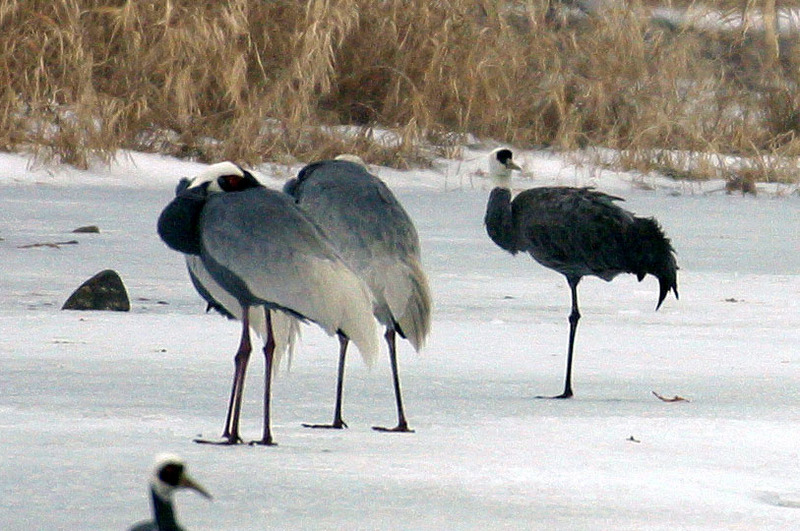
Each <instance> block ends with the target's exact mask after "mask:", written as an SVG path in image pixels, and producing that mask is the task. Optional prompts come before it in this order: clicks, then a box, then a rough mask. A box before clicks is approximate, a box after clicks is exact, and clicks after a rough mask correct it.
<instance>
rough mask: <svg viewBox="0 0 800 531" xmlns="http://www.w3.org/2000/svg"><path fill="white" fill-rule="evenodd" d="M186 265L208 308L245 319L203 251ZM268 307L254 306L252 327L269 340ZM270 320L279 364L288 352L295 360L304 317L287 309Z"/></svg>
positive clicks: (181, 184) (188, 258) (186, 183)
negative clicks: (206, 263) (213, 273)
mask: <svg viewBox="0 0 800 531" xmlns="http://www.w3.org/2000/svg"><path fill="white" fill-rule="evenodd" d="M190 184H191V181H190V180H189V179H186V178H183V179H181V180H180V181H179V183H178V186H177V187H176V188H175V195H179V194H180V193H181V192H183V191H184V190H186V189H187V188H189V185H190ZM185 258H186V269H187V271H188V273H189V279H190V280H191V281H192V285H193V286H194V288H195V290H197V293H198V294H199V295H200V296H201V297H202V298H203V299H204V300H205V301H206V304H207V310H214V311H216V312H218V313H219V314H221V315H223V316H225V317H227V318H228V319H235V320H238V321H241V319H242V309H241V306H240V305H239V302H238V301H237V300H236V299H235V298H234V297H233V296H232V295H231V294H230V293H228V292H227V291H225V290H224V289H223V288H222V286H220V285H219V284H217V282H216V281H215V280H214V278H213V277H212V276H211V273H209V272H208V270H207V269H206V268H205V266H204V265H203V261H202V259H201V258H200V256H199V255H194V254H186V255H185ZM264 311H265V310H264V308H263V307H261V306H257V307H252V308H250V311H249V316H248V318H249V322H250V328H252V329H253V330H254V331H255V332H256V334H258V336H259V337H260V338H261V339H262V340H264V341H266V339H267V336H268V334H267V330H266V316H265V314H264ZM270 321H271V323H272V332H273V337H274V339H275V367H276V368H277V367H279V366H280V363H281V360H282V359H283V357H284V356H285V355H288V357H289V360H290V363H291V355H292V352H293V350H294V345H295V343H296V342H297V339H298V338H299V337H300V324H299V323H300V321H299V320H297V319H294V318H292V317H290V316H289V315H287V314H285V313H284V312H280V311H273V312H272V313H271V314H270Z"/></svg>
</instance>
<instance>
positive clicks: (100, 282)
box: [61, 269, 131, 312]
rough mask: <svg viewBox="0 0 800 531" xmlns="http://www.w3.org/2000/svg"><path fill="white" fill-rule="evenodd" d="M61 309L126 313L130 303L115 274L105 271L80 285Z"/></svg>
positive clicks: (120, 280) (123, 287)
mask: <svg viewBox="0 0 800 531" xmlns="http://www.w3.org/2000/svg"><path fill="white" fill-rule="evenodd" d="M61 309H62V310H106V311H117V312H127V311H129V310H130V309H131V303H130V300H129V299H128V292H127V291H126V290H125V285H124V284H123V283H122V279H121V278H120V277H119V275H118V274H117V272H116V271H113V270H111V269H106V270H105V271H100V272H99V273H97V274H96V275H95V276H93V277H92V278H90V279H89V280H87V281H86V282H84V283H83V284H81V285H80V287H79V288H78V289H76V290H75V291H74V292H73V293H72V295H70V296H69V298H68V299H67V302H65V303H64V306H62V307H61Z"/></svg>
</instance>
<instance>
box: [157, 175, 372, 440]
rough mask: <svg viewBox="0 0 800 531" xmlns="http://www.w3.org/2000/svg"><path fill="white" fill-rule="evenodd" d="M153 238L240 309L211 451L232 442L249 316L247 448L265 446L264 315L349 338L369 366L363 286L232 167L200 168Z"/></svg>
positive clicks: (280, 204)
mask: <svg viewBox="0 0 800 531" xmlns="http://www.w3.org/2000/svg"><path fill="white" fill-rule="evenodd" d="M158 233H159V235H160V237H161V239H162V240H163V241H164V242H165V243H166V244H167V245H168V246H169V247H170V248H172V249H174V250H176V251H179V252H181V253H184V254H189V255H196V256H199V257H200V259H201V261H202V264H203V266H204V267H205V269H206V270H207V271H208V273H209V274H210V276H211V277H212V278H213V279H214V281H215V282H216V283H217V284H219V286H220V287H221V288H222V289H223V290H224V291H225V292H227V293H228V294H230V295H231V296H232V297H233V298H234V299H235V300H236V301H237V302H238V304H239V306H240V308H241V311H240V314H241V322H242V334H241V339H240V342H239V348H238V350H237V353H236V355H235V357H234V380H233V387H232V390H231V398H230V401H229V407H228V416H227V420H226V425H225V429H224V431H223V435H222V441H220V442H219V444H237V443H239V442H241V438H240V436H239V417H240V413H241V402H242V392H243V388H244V378H245V373H246V370H247V363H248V360H249V357H250V353H251V351H252V345H251V342H250V323H249V315H250V311H249V310H250V309H251V308H254V307H263V309H264V314H265V318H266V325H265V329H266V332H267V339H266V342H265V346H264V357H265V361H266V367H265V385H264V424H263V435H262V438H261V439H260V440H258V441H253V443H252V444H261V445H272V444H274V442H273V439H272V433H271V429H270V397H271V391H270V389H271V378H272V367H273V362H274V350H275V340H274V332H273V326H272V322H271V317H270V315H271V311H270V310H276V311H281V312H284V313H286V314H288V315H289V316H291V317H293V318H296V319H300V320H301V321H311V322H314V323H316V324H318V325H319V326H320V327H322V328H323V330H325V331H326V332H327V333H328V334H331V335H333V334H338V335H339V336H340V337H346V338H348V340H352V341H353V342H354V343H355V344H356V346H357V347H358V349H359V351H360V352H361V354H362V356H363V357H364V359H365V361H367V362H368V363H370V362H371V361H372V360H374V358H375V356H376V355H377V351H378V341H377V328H376V326H375V321H374V319H373V318H372V311H371V309H372V303H373V302H372V295H371V293H370V291H369V288H368V287H367V286H366V284H364V282H362V281H361V279H360V278H359V277H358V276H357V275H356V274H355V273H353V271H351V270H350V269H349V268H348V267H347V266H346V265H345V264H344V262H343V261H342V260H341V258H340V257H339V256H338V254H337V253H336V251H335V249H334V248H333V246H332V245H331V244H330V243H329V242H328V240H327V238H326V237H325V236H324V234H323V233H322V232H321V231H320V230H319V229H318V228H317V226H316V225H314V224H313V223H312V222H311V221H310V220H309V219H308V218H307V217H306V215H305V214H304V212H303V211H302V210H301V209H300V208H299V207H297V205H295V203H294V201H293V200H292V198H291V197H290V196H288V195H286V194H284V193H282V192H279V191H277V190H270V189H268V188H266V187H264V186H263V185H261V184H260V183H259V182H258V180H257V179H256V178H255V177H254V176H253V175H252V174H251V173H250V172H248V171H247V170H244V169H243V168H241V167H239V166H237V165H236V164H233V163H232V162H221V163H218V164H214V165H211V166H209V167H208V168H207V169H206V170H205V171H204V172H202V173H201V174H200V175H198V176H197V177H195V178H194V179H193V180H192V182H191V183H190V184H189V186H188V187H187V188H186V189H185V190H183V191H182V192H180V193H179V194H178V195H177V196H176V197H175V198H174V199H173V200H172V202H171V203H169V204H168V205H167V206H166V207H165V208H164V210H163V211H162V213H161V215H160V217H159V220H158ZM198 442H214V441H205V440H199V441H198Z"/></svg>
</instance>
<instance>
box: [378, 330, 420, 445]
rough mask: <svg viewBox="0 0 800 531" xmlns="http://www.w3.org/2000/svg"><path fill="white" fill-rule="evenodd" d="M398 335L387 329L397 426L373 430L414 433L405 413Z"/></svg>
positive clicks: (379, 427)
mask: <svg viewBox="0 0 800 531" xmlns="http://www.w3.org/2000/svg"><path fill="white" fill-rule="evenodd" d="M396 336H397V333H396V332H395V331H394V329H393V328H387V329H386V334H385V336H384V337H385V338H386V344H387V345H389V361H390V362H391V364H392V379H393V380H394V396H395V400H396V402H397V426H395V427H394V428H384V427H382V426H373V427H372V429H373V430H376V431H393V432H402V433H413V432H414V430H412V429H409V427H408V422H406V414H405V412H404V411H403V394H402V393H401V391H400V375H399V373H398V371H397V345H396Z"/></svg>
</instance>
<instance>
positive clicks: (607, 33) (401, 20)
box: [0, 0, 800, 180]
mask: <svg viewBox="0 0 800 531" xmlns="http://www.w3.org/2000/svg"><path fill="white" fill-rule="evenodd" d="M652 4H653V2H637V1H632V2H628V3H625V5H624V7H622V8H613V7H607V8H604V9H603V10H602V11H595V12H592V13H590V14H588V15H587V14H575V13H572V14H571V13H570V12H568V11H565V10H563V9H562V6H559V5H558V4H557V3H556V2H554V1H552V0H551V1H548V0H529V1H518V2H514V1H499V0H479V1H475V0H470V1H467V0H443V1H440V2H430V1H429V0H404V1H400V0H373V1H361V2H358V1H355V0H306V1H304V2H296V1H289V0H272V1H269V2H259V1H255V0H230V1H228V2H219V3H214V2H194V1H190V0H161V1H155V0H137V1H132V0H25V1H22V0H4V1H3V2H0V86H1V87H2V89H0V148H1V149H4V150H28V151H31V152H33V153H35V154H36V155H37V156H38V157H40V158H41V159H43V160H55V161H59V162H65V163H69V164H74V165H76V166H79V167H86V166H87V165H88V164H89V163H90V162H91V161H92V160H95V159H99V160H106V161H107V160H109V159H110V158H112V157H113V156H114V154H115V153H116V152H117V151H118V150H119V149H134V150H150V151H159V152H165V153H170V154H173V155H177V156H184V157H191V158H195V159H198V160H207V161H211V160H218V159H222V158H228V159H233V160H237V161H241V162H245V163H257V162H260V161H264V160H275V161H293V160H298V159H299V160H309V159H314V158H321V157H327V156H331V155H334V154H337V153H340V152H342V151H349V152H357V153H359V154H361V155H362V156H363V157H364V158H365V159H366V160H368V161H370V162H373V163H379V164H388V165H392V166H397V167H408V166H414V165H419V164H423V163H424V162H425V160H427V159H428V158H429V157H430V155H431V153H437V150H439V152H442V151H443V150H446V149H449V148H452V145H454V144H457V143H458V142H459V141H460V140H461V139H462V138H466V135H468V134H469V135H474V136H476V137H478V138H483V139H491V140H493V141H497V142H508V143H511V144H514V145H518V146H521V147H531V146H552V147H554V148H556V149H575V148H582V147H585V146H601V147H607V148H612V149H614V150H618V151H619V153H620V156H619V157H618V159H617V161H616V162H617V164H618V166H620V167H635V168H639V169H642V170H644V171H649V170H653V169H659V168H666V167H667V166H665V164H664V161H665V160H670V157H666V156H664V155H663V153H675V152H681V153H686V154H688V155H685V156H687V157H692V156H693V155H691V154H694V153H697V154H705V155H702V156H707V154H709V153H711V154H715V155H719V156H720V157H719V160H725V157H722V155H736V156H740V157H745V158H746V159H748V160H751V161H764V160H773V159H776V158H781V160H784V161H785V160H788V159H792V158H794V157H796V156H797V155H798V153H800V143H798V139H797V134H796V133H797V132H798V130H800V96H798V94H799V93H798V90H797V87H798V75H800V74H798V73H799V72H800V68H798V67H800V64H797V60H796V59H795V56H796V53H794V52H795V49H794V48H795V45H794V44H793V43H794V40H796V39H785V40H782V41H780V43H779V44H780V50H779V52H778V55H777V57H778V61H777V62H775V61H771V60H770V57H771V56H769V53H770V52H769V46H767V45H766V44H765V42H764V39H765V37H764V36H763V35H762V34H759V33H758V32H757V31H750V32H744V31H742V32H730V31H722V30H713V29H711V30H709V29H707V28H706V29H703V28H700V29H698V28H697V27H694V26H692V25H691V24H675V23H672V22H670V21H665V20H659V19H658V18H656V17H654V16H653V12H652V10H651V9H649V6H652ZM729 4H730V2H728V3H727V4H724V5H723V4H721V5H722V8H723V9H731V8H730V7H729ZM778 7H781V4H779V6H778ZM381 131H389V132H391V133H392V134H390V135H386V134H379V133H378V132H381ZM431 150H433V151H431ZM698 156H699V155H698ZM685 162H686V161H685V160H684V161H679V162H676V163H675V164H673V166H672V167H673V169H677V168H679V167H682V166H685ZM782 164H783V166H781V167H785V166H786V163H785V162H784V163H782ZM745 166H746V168H747V171H748V172H753V171H758V168H760V167H763V168H764V172H763V174H762V175H760V176H759V180H769V179H776V178H780V179H787V178H788V179H791V178H792V177H791V175H792V174H793V172H792V171H791V170H787V171H786V172H781V175H780V176H779V177H776V176H775V171H770V166H769V165H766V164H761V163H759V162H754V163H751V164H746V165H745ZM792 167H793V166H792ZM676 171H677V170H676ZM719 171H723V172H724V171H730V168H723V169H721V170H719ZM698 175H699V174H698ZM690 176H691V175H690ZM695 177H697V175H695ZM795 179H796V177H795Z"/></svg>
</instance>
